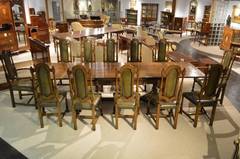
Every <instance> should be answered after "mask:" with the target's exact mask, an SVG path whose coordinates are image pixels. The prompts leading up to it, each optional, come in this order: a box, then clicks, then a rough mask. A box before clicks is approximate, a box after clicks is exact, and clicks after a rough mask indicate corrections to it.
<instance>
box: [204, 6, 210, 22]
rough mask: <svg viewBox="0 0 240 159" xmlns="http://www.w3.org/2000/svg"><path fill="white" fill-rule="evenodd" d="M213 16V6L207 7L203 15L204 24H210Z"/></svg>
mask: <svg viewBox="0 0 240 159" xmlns="http://www.w3.org/2000/svg"><path fill="white" fill-rule="evenodd" d="M210 14H211V6H205V8H204V14H203V20H202V21H203V22H209V20H210Z"/></svg>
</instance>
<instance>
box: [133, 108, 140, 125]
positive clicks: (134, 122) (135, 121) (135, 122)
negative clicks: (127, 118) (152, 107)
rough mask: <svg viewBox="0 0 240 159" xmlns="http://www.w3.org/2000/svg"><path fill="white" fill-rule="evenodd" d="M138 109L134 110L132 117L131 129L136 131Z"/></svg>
mask: <svg viewBox="0 0 240 159" xmlns="http://www.w3.org/2000/svg"><path fill="white" fill-rule="evenodd" d="M138 110H139V108H138V107H137V108H135V110H134V115H133V129H134V130H136V129H137V116H138V112H139V111H138Z"/></svg>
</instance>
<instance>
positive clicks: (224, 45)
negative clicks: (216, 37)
mask: <svg viewBox="0 0 240 159" xmlns="http://www.w3.org/2000/svg"><path fill="white" fill-rule="evenodd" d="M232 43H240V30H236V29H232V28H230V27H227V26H225V27H224V31H223V39H222V42H221V45H220V48H221V49H223V50H229V49H230V48H231V45H232Z"/></svg>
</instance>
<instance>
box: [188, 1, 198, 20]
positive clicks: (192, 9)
mask: <svg viewBox="0 0 240 159" xmlns="http://www.w3.org/2000/svg"><path fill="white" fill-rule="evenodd" d="M197 5H198V2H197V0H191V1H190V6H189V15H188V20H190V21H195V19H196V11H197Z"/></svg>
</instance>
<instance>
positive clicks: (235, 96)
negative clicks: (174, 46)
mask: <svg viewBox="0 0 240 159" xmlns="http://www.w3.org/2000/svg"><path fill="white" fill-rule="evenodd" d="M179 44H180V46H179V47H178V50H177V51H180V52H183V53H185V54H188V55H191V57H192V58H194V59H196V60H200V61H204V60H207V59H209V57H208V56H207V54H208V53H205V52H201V51H199V50H196V49H194V48H192V46H191V40H190V39H187V40H183V41H181V42H180V43H179ZM209 55H211V56H213V57H214V55H212V54H209ZM216 57H218V55H216ZM225 95H226V96H227V97H228V99H229V100H230V101H231V102H232V104H233V105H234V106H235V107H236V108H237V109H238V111H240V74H238V73H236V72H234V71H232V72H231V76H230V78H229V81H228V84H227V88H226V91H225Z"/></svg>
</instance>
